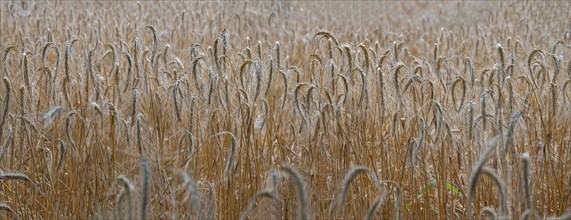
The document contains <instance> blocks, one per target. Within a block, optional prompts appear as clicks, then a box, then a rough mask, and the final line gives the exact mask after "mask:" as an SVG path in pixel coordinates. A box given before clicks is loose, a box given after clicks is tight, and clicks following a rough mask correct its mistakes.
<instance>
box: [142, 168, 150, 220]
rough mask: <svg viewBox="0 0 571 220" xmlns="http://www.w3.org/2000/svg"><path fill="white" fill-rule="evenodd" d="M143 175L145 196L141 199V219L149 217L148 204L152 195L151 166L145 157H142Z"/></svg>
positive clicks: (144, 219)
mask: <svg viewBox="0 0 571 220" xmlns="http://www.w3.org/2000/svg"><path fill="white" fill-rule="evenodd" d="M141 176H142V181H143V192H142V193H143V195H142V196H143V198H142V201H141V219H143V220H146V219H148V212H149V210H148V206H149V201H150V199H151V198H150V197H151V168H150V167H149V163H148V162H147V161H146V160H145V159H141Z"/></svg>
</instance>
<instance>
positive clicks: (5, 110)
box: [0, 77, 12, 137]
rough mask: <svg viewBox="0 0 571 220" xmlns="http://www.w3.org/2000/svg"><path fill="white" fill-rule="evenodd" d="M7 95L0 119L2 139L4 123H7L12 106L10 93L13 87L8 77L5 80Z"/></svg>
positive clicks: (0, 135)
mask: <svg viewBox="0 0 571 220" xmlns="http://www.w3.org/2000/svg"><path fill="white" fill-rule="evenodd" d="M3 80H4V85H5V87H6V88H5V90H6V95H4V105H3V108H2V117H0V137H2V133H3V127H4V122H6V116H8V105H9V104H10V91H11V88H12V86H11V85H10V80H8V78H7V77H4V78H3Z"/></svg>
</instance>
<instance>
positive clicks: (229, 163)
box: [210, 131, 238, 178]
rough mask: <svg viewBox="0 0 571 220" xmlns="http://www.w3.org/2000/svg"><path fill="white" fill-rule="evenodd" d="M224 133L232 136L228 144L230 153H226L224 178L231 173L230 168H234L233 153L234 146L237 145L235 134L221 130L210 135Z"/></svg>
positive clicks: (234, 150)
mask: <svg viewBox="0 0 571 220" xmlns="http://www.w3.org/2000/svg"><path fill="white" fill-rule="evenodd" d="M224 134H226V135H229V136H230V137H231V138H232V144H231V145H230V153H229V154H228V159H227V160H226V167H225V168H224V175H225V176H226V178H230V177H231V175H232V170H233V168H234V155H235V154H236V148H237V145H238V141H237V139H236V136H234V134H232V132H229V131H222V132H219V133H217V134H215V135H213V136H211V137H210V138H213V137H216V136H220V135H224Z"/></svg>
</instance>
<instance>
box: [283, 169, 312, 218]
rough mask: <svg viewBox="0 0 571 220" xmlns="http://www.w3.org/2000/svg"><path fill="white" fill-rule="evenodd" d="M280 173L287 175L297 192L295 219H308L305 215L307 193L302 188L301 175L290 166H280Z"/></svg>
mask: <svg viewBox="0 0 571 220" xmlns="http://www.w3.org/2000/svg"><path fill="white" fill-rule="evenodd" d="M280 170H281V171H282V172H284V173H285V174H287V175H288V176H289V177H290V178H292V179H293V183H294V185H295V188H296V191H297V199H298V204H297V219H310V217H309V215H308V213H307V210H306V209H307V192H306V191H305V188H304V182H303V178H302V177H301V175H300V174H299V173H298V172H297V170H295V169H294V168H292V167H290V166H282V167H281V168H280Z"/></svg>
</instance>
